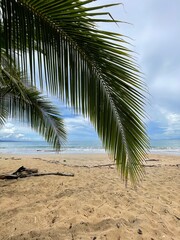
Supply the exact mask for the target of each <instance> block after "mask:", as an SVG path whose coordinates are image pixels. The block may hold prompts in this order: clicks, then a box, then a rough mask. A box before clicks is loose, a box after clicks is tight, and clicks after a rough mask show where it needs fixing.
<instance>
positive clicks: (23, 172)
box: [0, 166, 74, 179]
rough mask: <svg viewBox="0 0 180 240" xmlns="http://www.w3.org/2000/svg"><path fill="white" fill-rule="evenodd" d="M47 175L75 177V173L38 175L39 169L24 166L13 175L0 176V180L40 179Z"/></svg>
mask: <svg viewBox="0 0 180 240" xmlns="http://www.w3.org/2000/svg"><path fill="white" fill-rule="evenodd" d="M47 175H57V176H66V177H74V174H73V173H61V172H52V173H38V169H36V168H32V169H31V168H25V167H23V166H22V167H20V168H18V169H17V170H16V171H15V172H13V173H12V174H3V175H0V179H17V178H26V177H39V176H47Z"/></svg>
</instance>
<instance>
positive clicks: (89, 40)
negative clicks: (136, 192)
mask: <svg viewBox="0 0 180 240" xmlns="http://www.w3.org/2000/svg"><path fill="white" fill-rule="evenodd" d="M92 1H93V0H89V1H80V0H76V1H74V0H68V1H55V0H43V1H42V0H36V1H34V0H9V1H7V0H1V8H2V12H3V32H4V38H5V41H4V42H5V43H6V49H7V52H10V53H11V57H13V56H14V55H15V49H16V52H18V54H19V55H20V56H21V59H20V60H21V61H20V63H19V66H21V67H22V68H23V70H24V71H26V70H27V61H28V62H29V66H30V67H29V68H30V72H31V81H32V84H33V85H34V84H35V83H36V84H38V83H37V79H36V78H35V74H36V73H35V72H36V71H35V70H36V61H35V54H36V52H37V54H38V66H39V79H40V85H41V88H42V89H46V87H45V86H47V89H46V90H48V91H50V92H51V93H52V94H56V95H59V96H60V97H61V98H62V99H63V100H64V101H65V102H66V103H67V104H68V105H71V106H72V107H74V109H75V111H76V112H77V113H79V112H80V113H83V115H84V116H88V117H89V119H90V121H91V122H92V123H93V124H94V126H95V128H96V130H97V132H98V135H99V136H100V137H101V139H102V142H103V145H104V147H105V149H106V150H108V151H110V153H112V155H113V158H114V160H115V161H116V163H117V166H118V167H119V168H120V169H121V174H122V177H123V179H125V180H127V179H128V176H130V178H131V180H132V181H133V182H135V181H136V180H137V179H139V178H140V177H141V176H142V174H143V170H142V166H141V165H142V162H143V160H144V158H145V156H146V149H147V147H148V140H147V135H146V131H145V127H144V124H143V120H142V119H143V117H144V110H143V108H144V99H145V98H144V93H143V92H144V90H145V89H144V85H143V83H142V80H141V73H140V72H139V70H138V68H137V66H136V64H135V63H134V60H133V57H132V56H131V54H132V52H131V51H130V50H129V49H128V48H127V47H126V46H127V43H126V41H125V40H124V38H123V36H122V35H120V34H116V33H112V32H108V31H102V30H98V29H97V28H96V23H97V22H99V21H102V22H116V21H115V20H113V19H109V18H100V16H101V15H102V12H101V11H100V12H98V10H99V9H102V8H103V7H107V6H97V7H88V6H87V4H88V3H91V2H92ZM108 6H113V4H110V5H108ZM104 14H105V15H107V12H105V13H104ZM108 16H109V15H108ZM14 58H15V57H14ZM43 71H44V74H45V79H44V78H43V77H42V76H43Z"/></svg>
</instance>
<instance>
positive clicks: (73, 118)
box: [0, 0, 180, 141]
mask: <svg viewBox="0 0 180 240" xmlns="http://www.w3.org/2000/svg"><path fill="white" fill-rule="evenodd" d="M117 2H118V1H116V0H97V3H98V4H106V3H117ZM121 3H123V5H119V6H116V7H112V8H109V9H108V11H109V12H110V13H111V15H112V16H113V18H114V19H117V20H121V21H124V22H128V23H130V24H125V23H123V24H121V23H120V24H118V26H117V25H116V24H111V25H108V24H100V25H99V27H101V28H103V29H106V30H110V31H114V32H118V33H121V34H123V35H126V36H128V37H130V39H129V40H128V41H129V42H130V43H131V44H132V47H131V49H132V50H133V51H135V52H136V54H135V57H136V60H137V63H138V64H139V66H140V70H141V71H142V72H143V74H144V81H145V83H146V85H147V87H148V91H149V95H148V102H149V103H148V104H147V106H146V109H145V110H146V112H147V115H148V118H147V119H146V125H147V131H148V135H149V137H150V138H151V139H172V138H180V43H179V39H180V27H179V13H180V1H179V0H173V1H169V0H158V1H157V0H146V1H142V0H133V1H132V0H122V1H121ZM93 4H95V3H93ZM105 10H106V9H105ZM54 102H55V103H56V104H57V105H58V106H59V108H60V110H61V114H62V116H63V117H64V119H65V124H66V126H67V131H68V139H69V141H71V140H74V141H78V140H79V139H80V140H81V141H83V140H84V141H97V139H98V137H97V134H96V133H95V131H94V128H93V126H92V125H91V123H89V121H88V120H87V119H84V118H83V117H82V116H78V115H74V114H73V111H72V110H71V109H68V108H66V107H65V106H64V105H63V104H62V103H59V102H57V100H54ZM0 139H1V140H8V139H9V140H10V139H11V140H32V139H33V140H40V139H42V138H41V137H40V136H39V135H38V134H36V133H34V132H33V131H32V130H31V129H30V128H29V127H28V126H27V125H26V124H22V123H18V122H17V121H12V120H11V119H9V120H8V122H7V123H6V125H5V126H4V127H3V128H2V129H0Z"/></svg>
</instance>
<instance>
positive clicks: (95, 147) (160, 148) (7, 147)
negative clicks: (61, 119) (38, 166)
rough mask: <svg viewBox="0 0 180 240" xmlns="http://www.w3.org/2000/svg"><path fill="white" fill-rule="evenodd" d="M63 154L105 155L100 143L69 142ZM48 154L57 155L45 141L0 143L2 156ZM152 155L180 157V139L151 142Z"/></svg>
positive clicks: (62, 150) (63, 149) (63, 148)
mask: <svg viewBox="0 0 180 240" xmlns="http://www.w3.org/2000/svg"><path fill="white" fill-rule="evenodd" d="M61 152H62V153H73V154H75V153H77V154H81V153H83V154H85V153H88V154H89V153H105V150H104V149H103V147H102V145H101V142H100V141H85V140H83V141H79V140H78V141H75V140H74V141H69V142H67V144H66V145H65V146H64V147H62V149H61ZM6 153H8V154H46V153H56V152H55V151H54V150H53V148H52V147H51V146H49V145H48V144H47V143H46V142H43V141H27V142H25V141H19V142H17V141H16V142H8V141H4V142H3V141H0V154H6ZM150 153H156V154H171V155H180V139H165V140H151V149H150Z"/></svg>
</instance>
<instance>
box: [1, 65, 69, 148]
mask: <svg viewBox="0 0 180 240" xmlns="http://www.w3.org/2000/svg"><path fill="white" fill-rule="evenodd" d="M8 70H10V68H9V67H8V68H7V69H6V68H5V67H2V66H1V74H0V76H1V78H0V125H2V124H4V122H5V120H6V119H7V117H8V116H9V117H11V118H18V119H19V120H21V121H24V122H27V123H28V124H29V125H30V126H31V128H32V129H34V130H35V131H37V132H38V133H39V134H41V135H42V136H43V137H44V138H45V139H46V141H47V142H49V143H50V144H52V145H53V147H54V148H55V149H56V150H60V148H61V146H62V144H63V143H64V141H65V139H66V132H65V128H64V124H63V120H62V119H61V116H60V114H59V111H58V110H57V109H56V108H55V107H54V106H53V105H52V104H51V103H50V102H49V101H47V100H46V99H45V98H44V97H43V96H42V94H41V93H40V92H39V91H37V90H36V89H35V88H32V87H28V86H26V85H25V84H24V83H23V81H22V76H20V74H19V73H17V71H16V70H15V69H14V71H13V75H12V68H11V72H8ZM12 76H13V77H12Z"/></svg>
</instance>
